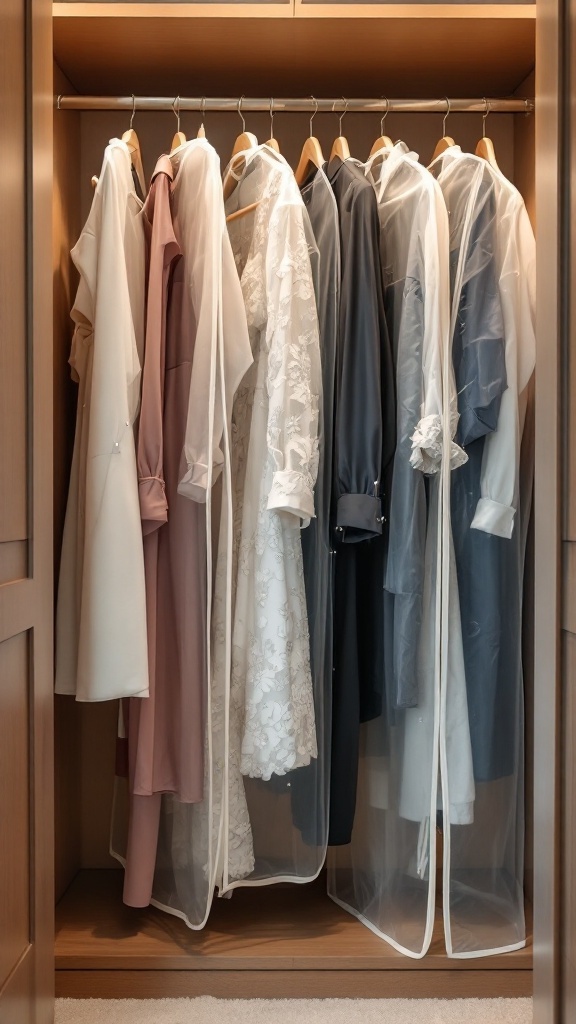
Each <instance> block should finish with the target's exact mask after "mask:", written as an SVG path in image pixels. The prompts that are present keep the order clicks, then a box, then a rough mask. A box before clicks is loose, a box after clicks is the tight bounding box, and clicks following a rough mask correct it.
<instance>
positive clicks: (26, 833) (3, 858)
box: [0, 633, 30, 985]
mask: <svg viewBox="0 0 576 1024" xmlns="http://www.w3.org/2000/svg"><path fill="white" fill-rule="evenodd" d="M29 639H30V638H29V635H28V634H27V633H20V634H18V635H17V636H14V637H11V638H10V639H9V640H5V641H4V643H3V644H0V680H2V685H1V686H0V779H1V780H2V785H0V822H2V827H1V828H0V864H1V865H2V870H1V872H0V922H1V927H0V985H1V983H2V980H4V979H6V978H8V977H9V976H10V974H11V972H12V971H13V969H14V967H15V966H16V964H17V963H18V961H19V960H20V958H21V957H22V955H23V954H24V953H25V952H26V950H27V949H28V946H29V942H30V898H29V874H30V857H29V852H28V851H29V846H30V778H29V760H30V751H29V742H28V719H29V710H30V709H29V693H28V669H29V666H28V657H29V646H28V645H29ZM8 780H9V784H6V783H7V781H8Z"/></svg>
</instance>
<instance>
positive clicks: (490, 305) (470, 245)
mask: <svg viewBox="0 0 576 1024" xmlns="http://www.w3.org/2000/svg"><path fill="white" fill-rule="evenodd" d="M432 171H433V172H434V173H435V174H436V175H437V176H438V181H439V183H440V186H441V188H442V191H443V192H444V195H445V197H446V202H447V207H448V209H449V211H450V248H451V278H452V280H451V286H452V325H451V327H452V334H453V353H454V370H455V374H456V381H457V387H458V392H459V397H460V406H461V409H462V415H461V423H460V425H459V430H460V432H461V437H462V443H463V444H465V447H466V452H467V454H468V457H469V458H468V462H467V463H466V464H465V465H464V466H462V467H461V468H460V469H457V470H456V471H455V472H454V473H453V474H452V476H451V481H450V483H451V485H452V486H451V493H450V499H451V500H450V505H451V509H450V511H451V518H452V529H453V536H454V547H455V553H456V569H457V582H456V580H454V579H450V581H449V583H448V586H449V588H450V594H452V592H453V591H456V590H457V592H458V595H459V611H460V618H461V627H462V628H461V637H462V645H463V668H464V670H465V677H466V689H467V703H468V709H469V724H470V733H471V745H472V755H473V768H474V777H475V780H476V797H475V804H474V821H473V823H471V824H469V825H468V826H467V827H466V828H463V829H462V828H454V827H452V825H453V824H454V822H453V820H452V818H451V816H449V815H447V814H446V812H444V813H443V826H444V829H445V831H446V832H447V833H448V832H449V846H450V858H449V862H448V863H447V864H446V866H445V872H444V891H445V893H447V899H446V908H447V932H446V935H447V947H448V951H449V953H451V954H453V955H480V954H482V953H485V952H489V953H494V952H498V951H501V950H508V949H517V948H520V947H521V946H523V945H524V943H525V941H526V938H525V936H526V929H525V921H524V893H523V877H524V788H523V771H524V749H523V741H524V735H523V683H522V658H521V653H522V636H521V622H522V575H523V565H524V543H525V537H526V522H525V521H524V516H525V515H526V513H527V512H529V504H530V503H529V500H527V498H526V495H525V494H522V493H521V490H522V487H523V481H522V480H521V479H520V471H519V467H520V442H521V438H522V433H523V427H524V418H525V408H526V396H527V392H528V388H529V384H530V378H531V375H532V372H533V368H534V354H535V337H534V290H535V289H534V277H535V273H534V270H535V261H534V238H533V233H532V229H531V227H530V224H529V221H528V216H527V213H526V210H525V207H524V203H523V201H522V199H521V197H520V195H519V193H518V192H517V190H516V189H515V188H514V187H513V186H512V185H511V184H510V183H509V182H508V181H507V180H506V179H505V178H504V176H503V175H502V174H501V173H500V172H499V171H498V170H497V168H495V167H493V166H492V165H491V164H490V163H488V162H487V161H484V160H482V159H480V158H479V157H476V156H471V155H468V154H464V153H462V152H461V151H460V150H459V149H458V147H454V148H451V149H449V150H447V151H446V152H445V154H443V156H442V158H440V159H439V160H438V161H437V162H435V163H434V164H433V166H432ZM466 442H468V443H466ZM527 486H528V489H529V490H528V493H530V489H531V475H530V479H529V480H528V481H527ZM444 586H445V587H446V584H444ZM443 629H444V631H445V633H446V627H445V626H443ZM448 630H450V632H448V633H447V636H448V639H449V640H450V637H452V638H456V639H457V632H456V630H454V629H453V628H451V624H450V625H449V626H448ZM449 653H450V652H449ZM443 739H444V737H443V736H442V733H441V744H442V746H443V749H441V753H442V756H444V757H445V758H446V761H447V762H448V771H447V772H445V773H444V778H443V805H444V807H446V806H448V804H449V802H450V801H451V799H452V794H451V792H450V790H449V786H450V771H449V766H450V759H451V753H450V750H449V749H447V747H446V746H445V744H444V743H443ZM479 864H480V865H482V870H478V867H477V865H479ZM480 921H482V926H481V927H476V922H480Z"/></svg>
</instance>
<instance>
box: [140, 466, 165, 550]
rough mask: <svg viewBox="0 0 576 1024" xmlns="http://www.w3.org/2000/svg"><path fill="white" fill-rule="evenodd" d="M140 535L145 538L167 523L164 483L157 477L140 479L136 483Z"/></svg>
mask: <svg viewBox="0 0 576 1024" xmlns="http://www.w3.org/2000/svg"><path fill="white" fill-rule="evenodd" d="M138 497H139V499H140V518H141V520H142V533H143V534H144V536H146V535H147V534H148V533H153V532H154V530H158V529H159V528H160V527H161V526H162V524H163V523H166V522H167V521H168V501H167V499H166V491H165V489H164V481H163V480H162V479H161V478H160V477H158V476H144V477H140V479H139V481H138Z"/></svg>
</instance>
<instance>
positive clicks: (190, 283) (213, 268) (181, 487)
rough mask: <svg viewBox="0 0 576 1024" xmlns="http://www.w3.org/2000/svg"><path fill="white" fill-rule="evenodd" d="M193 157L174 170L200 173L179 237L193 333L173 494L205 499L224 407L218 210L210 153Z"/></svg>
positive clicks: (214, 472)
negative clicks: (187, 226)
mask: <svg viewBox="0 0 576 1024" xmlns="http://www.w3.org/2000/svg"><path fill="white" fill-rule="evenodd" d="M199 159H200V160H202V161H204V163H203V166H202V167H198V166H196V165H195V164H194V163H192V162H191V159H190V158H189V160H188V162H187V164H186V165H185V166H184V167H183V168H182V169H181V171H180V173H181V174H182V173H184V172H189V173H190V174H192V173H194V174H195V175H196V176H198V177H201V179H202V195H201V197H200V198H196V197H195V218H194V222H193V231H191V232H190V234H189V236H188V237H187V238H186V240H185V244H186V258H187V263H188V266H189V271H188V280H187V287H188V288H190V289H191V293H192V295H191V298H192V307H193V309H194V312H195V316H196V338H195V341H194V356H193V360H192V373H191V377H190V392H189V399H188V416H187V421H186V432H185V439H184V450H183V460H182V461H183V465H182V473H181V477H180V483H179V484H178V493H179V494H182V495H183V496H184V497H186V498H190V499H191V500H192V501H198V502H205V501H206V496H207V492H208V490H209V489H210V488H211V487H212V486H213V484H214V482H215V481H216V479H217V478H218V476H219V475H220V473H221V472H222V467H223V464H224V455H223V453H222V449H221V442H222V432H223V426H224V412H223V404H222V393H221V387H220V386H219V385H218V374H219V368H218V338H219V335H220V332H221V329H222V302H221V290H222V221H223V218H224V210H223V200H222V183H221V181H220V173H219V161H218V158H217V156H216V153H210V154H208V153H206V152H204V151H199ZM190 201H192V196H191V197H190Z"/></svg>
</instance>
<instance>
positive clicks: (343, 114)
mask: <svg viewBox="0 0 576 1024" xmlns="http://www.w3.org/2000/svg"><path fill="white" fill-rule="evenodd" d="M342 99H343V100H344V110H343V111H342V113H341V114H340V129H339V131H340V135H342V121H343V119H344V117H345V115H346V114H347V113H348V100H347V99H346V97H345V96H343V97H342Z"/></svg>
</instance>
